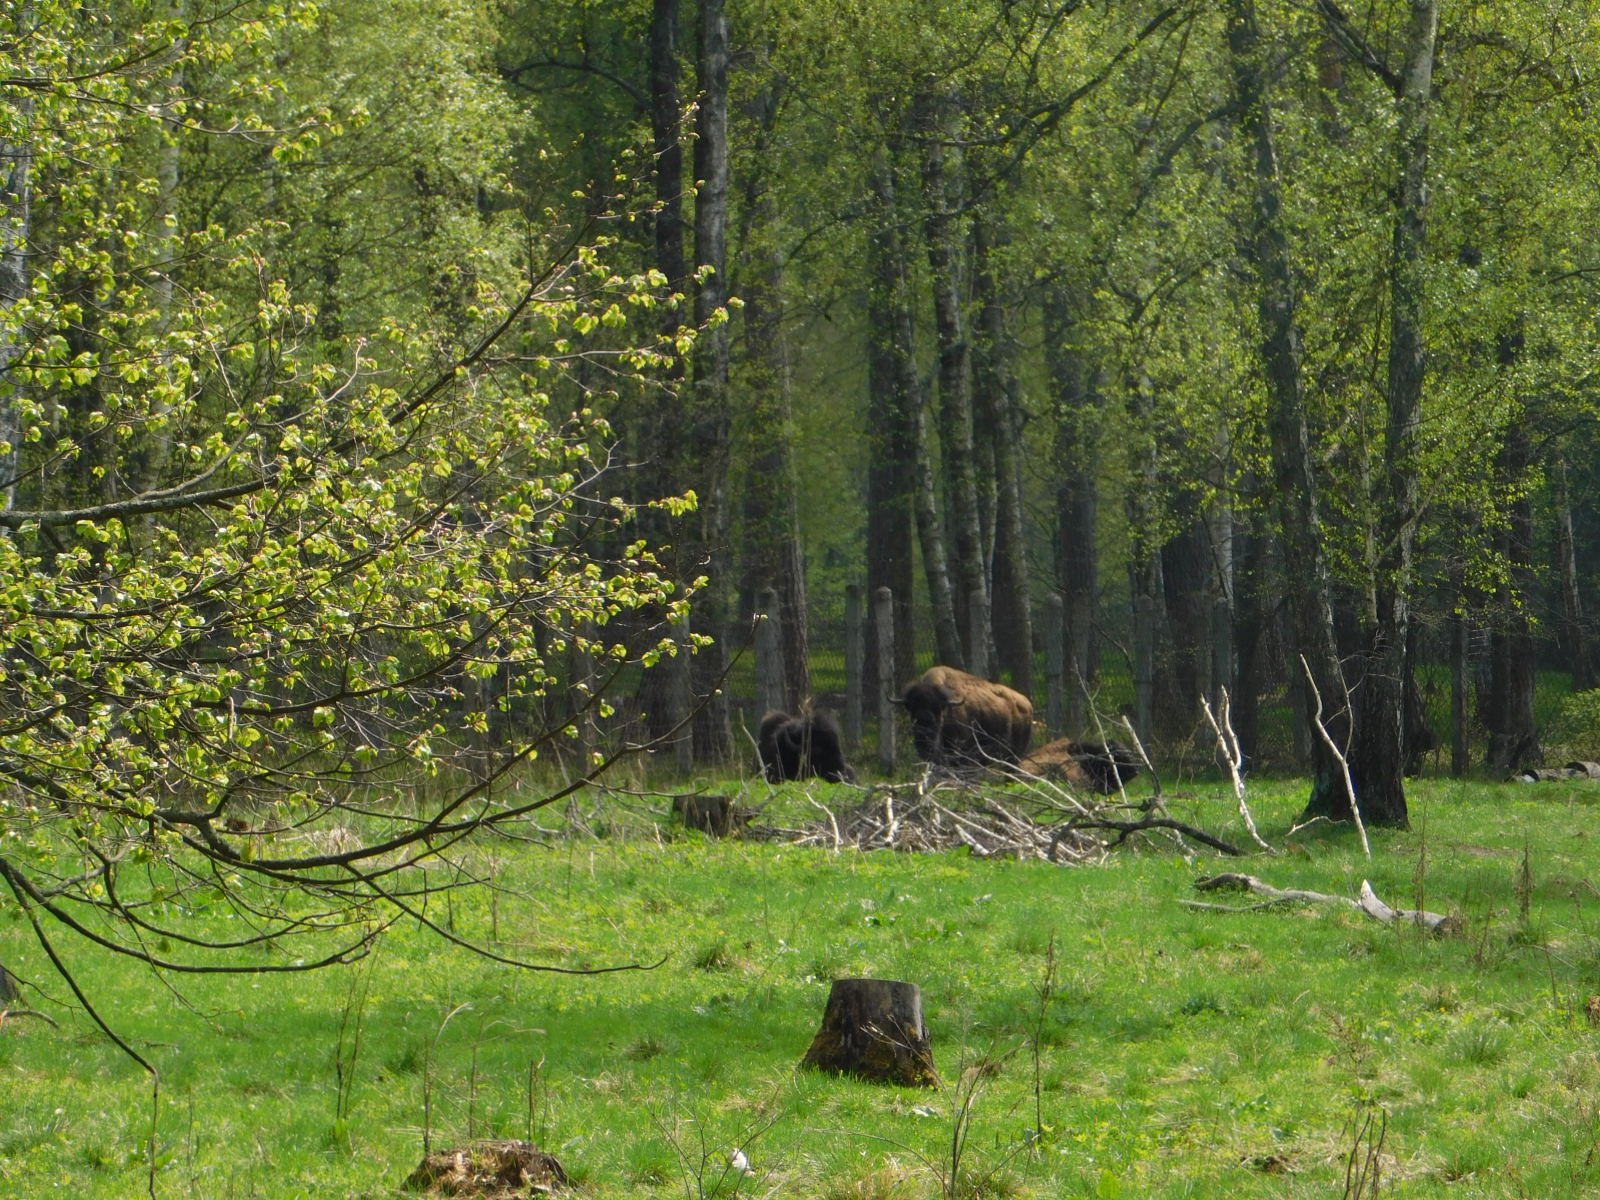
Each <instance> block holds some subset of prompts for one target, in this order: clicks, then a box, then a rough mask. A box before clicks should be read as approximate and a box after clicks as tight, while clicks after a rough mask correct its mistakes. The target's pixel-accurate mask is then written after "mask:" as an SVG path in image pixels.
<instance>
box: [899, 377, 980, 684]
mask: <svg viewBox="0 0 1600 1200" xmlns="http://www.w3.org/2000/svg"><path fill="white" fill-rule="evenodd" d="M915 418H916V437H915V440H916V448H917V453H916V464H917V465H916V511H917V544H918V545H919V546H921V547H922V570H923V574H924V575H925V576H926V577H927V581H928V596H929V603H930V604H931V606H932V608H933V615H934V621H933V632H934V639H935V641H936V643H937V646H938V653H939V661H940V662H941V663H945V664H947V665H949V666H952V667H964V666H966V664H967V657H966V652H965V651H964V650H963V649H962V643H961V633H960V631H959V629H958V628H957V626H956V618H955V612H956V609H955V597H954V594H953V587H952V584H951V579H950V564H949V560H948V559H947V558H946V556H945V544H946V542H945V537H944V531H943V529H942V528H941V527H940V524H939V499H938V490H937V488H936V486H935V484H934V472H933V450H932V448H931V447H930V446H929V445H928V415H927V405H926V404H925V403H924V404H919V405H918V406H917V408H916V412H915ZM910 632H911V631H910V630H907V631H906V634H905V637H906V638H909V637H910ZM902 640H904V639H902Z"/></svg>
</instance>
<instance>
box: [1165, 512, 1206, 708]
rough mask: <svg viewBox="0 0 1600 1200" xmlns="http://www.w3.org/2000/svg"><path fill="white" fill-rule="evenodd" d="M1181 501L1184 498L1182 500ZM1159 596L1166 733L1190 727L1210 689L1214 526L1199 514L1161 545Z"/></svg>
mask: <svg viewBox="0 0 1600 1200" xmlns="http://www.w3.org/2000/svg"><path fill="white" fill-rule="evenodd" d="M1180 503H1181V501H1180ZM1160 554H1161V599H1162V603H1163V605H1164V611H1163V614H1162V615H1163V617H1164V618H1165V622H1166V629H1167V631H1168V637H1167V638H1166V639H1165V640H1164V642H1163V646H1164V647H1165V650H1166V652H1165V653H1163V654H1162V655H1161V657H1160V659H1159V660H1158V671H1157V689H1156V696H1157V700H1158V704H1157V709H1156V712H1157V722H1158V728H1160V729H1161V731H1162V732H1163V733H1167V734H1171V735H1178V734H1181V733H1182V732H1183V731H1184V730H1186V729H1189V728H1191V727H1192V726H1193V725H1194V722H1195V720H1196V718H1197V715H1198V713H1199V711H1200V701H1201V699H1202V697H1209V696H1210V695H1211V679H1210V669H1211V651H1212V643H1211V625H1210V622H1211V612H1212V608H1213V605H1214V597H1215V593H1214V591H1213V582H1212V575H1213V572H1212V569H1211V568H1212V564H1211V556H1212V548H1211V529H1210V527H1209V525H1208V523H1207V522H1206V520H1205V519H1204V518H1203V517H1199V516H1197V517H1195V518H1194V519H1192V520H1191V521H1189V522H1188V523H1187V524H1186V525H1184V526H1183V527H1182V529H1180V530H1179V531H1178V534H1177V536H1176V537H1173V538H1171V539H1169V540H1168V541H1167V542H1166V543H1165V544H1164V545H1163V546H1162V547H1161V552H1160Z"/></svg>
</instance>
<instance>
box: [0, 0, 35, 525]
mask: <svg viewBox="0 0 1600 1200" xmlns="http://www.w3.org/2000/svg"><path fill="white" fill-rule="evenodd" d="M31 12H32V5H24V6H23V9H22V14H21V15H22V16H23V17H24V18H28V17H29V16H31ZM16 104H17V106H18V116H19V118H20V119H19V121H18V124H19V125H21V126H26V125H28V124H29V123H30V122H31V120H32V117H33V101H32V100H31V99H28V98H23V99H21V100H18V101H16ZM32 166H33V148H32V146H29V145H22V144H19V145H12V144H10V143H6V142H0V306H3V307H4V309H5V310H6V312H7V313H8V314H9V313H10V311H11V310H12V309H13V308H14V307H15V306H16V305H17V303H18V302H19V301H20V300H21V299H22V298H23V297H24V296H25V295H27V292H28V241H29V238H30V237H31V236H32V233H33V229H32V224H31V219H32V213H33V206H32V199H33V195H32V187H31V181H30V178H29V175H30V171H31V168H32ZM23 340H24V334H23V332H22V331H21V330H19V329H17V328H16V325H15V323H14V322H13V321H11V320H10V318H9V316H8V317H7V318H6V320H5V324H4V328H3V329H0V377H7V378H9V377H10V374H11V364H12V362H13V361H14V360H15V358H16V357H17V354H18V352H19V349H20V347H21V344H22V342H23ZM21 441H22V427H21V423H20V417H19V414H18V411H17V398H16V395H15V393H14V392H13V393H9V394H7V395H6V396H5V397H4V398H3V399H0V508H10V507H11V506H12V504H13V503H14V502H15V501H16V494H17V464H18V461H19V457H18V453H17V450H18V447H19V446H20V445H21Z"/></svg>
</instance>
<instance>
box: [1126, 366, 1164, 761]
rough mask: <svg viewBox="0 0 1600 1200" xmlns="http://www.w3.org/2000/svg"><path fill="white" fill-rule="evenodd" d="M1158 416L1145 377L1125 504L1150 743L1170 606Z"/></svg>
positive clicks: (1141, 707) (1141, 695)
mask: <svg viewBox="0 0 1600 1200" xmlns="http://www.w3.org/2000/svg"><path fill="white" fill-rule="evenodd" d="M1154 411H1155V398H1154V397H1153V396H1152V395H1151V385H1150V381H1149V380H1148V379H1143V378H1141V379H1139V380H1138V381H1137V382H1135V383H1134V384H1133V385H1132V386H1131V387H1130V388H1129V390H1128V429H1129V433H1130V437H1131V438H1132V439H1137V442H1136V444H1137V450H1135V451H1134V454H1135V456H1136V457H1135V460H1134V462H1133V464H1132V472H1133V483H1132V486H1131V487H1130V488H1129V489H1128V490H1127V492H1126V494H1125V496H1124V498H1123V503H1124V506H1125V508H1126V510H1127V514H1128V541H1129V547H1128V585H1129V587H1128V590H1129V595H1130V596H1131V598H1132V601H1133V706H1134V719H1133V723H1134V727H1135V728H1136V729H1137V730H1138V733H1139V736H1140V737H1141V738H1144V739H1146V740H1149V739H1150V738H1152V737H1153V736H1154V734H1155V732H1156V730H1155V719H1156V663H1157V660H1158V657H1159V653H1158V649H1157V638H1158V636H1159V625H1158V617H1159V615H1161V614H1162V610H1163V608H1164V606H1165V604H1164V599H1163V595H1164V592H1165V581H1164V580H1163V578H1162V570H1161V568H1162V562H1161V547H1160V545H1159V540H1158V535H1157V532H1156V526H1157V521H1156V505H1157V503H1158V497H1159V496H1160V492H1161V484H1160V457H1159V452H1158V451H1157V448H1156V439H1155V431H1154V420H1153V414H1154Z"/></svg>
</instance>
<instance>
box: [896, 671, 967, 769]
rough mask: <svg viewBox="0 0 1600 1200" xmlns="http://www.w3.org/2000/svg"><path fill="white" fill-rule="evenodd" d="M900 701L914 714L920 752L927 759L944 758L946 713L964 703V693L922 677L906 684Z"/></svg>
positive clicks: (913, 731)
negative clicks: (907, 685) (943, 736)
mask: <svg viewBox="0 0 1600 1200" xmlns="http://www.w3.org/2000/svg"><path fill="white" fill-rule="evenodd" d="M900 703H901V704H903V705H905V709H906V715H907V716H909V717H910V718H911V740H912V741H913V742H915V743H916V746H917V756H918V757H919V758H921V759H922V760H923V761H924V762H931V763H941V762H943V761H944V754H943V752H942V747H941V744H940V736H941V734H942V733H943V730H944V721H945V715H946V714H947V713H948V712H949V711H950V710H951V709H952V708H955V707H957V706H959V705H960V704H961V703H962V699H961V697H960V696H958V695H957V694H956V692H955V690H954V689H953V688H950V687H948V686H946V685H945V684H942V683H936V682H935V681H933V680H931V679H919V680H917V681H916V682H915V683H913V684H911V685H910V686H909V687H907V688H906V690H905V695H904V696H902V697H901V698H900Z"/></svg>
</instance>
